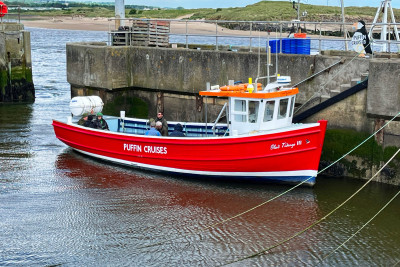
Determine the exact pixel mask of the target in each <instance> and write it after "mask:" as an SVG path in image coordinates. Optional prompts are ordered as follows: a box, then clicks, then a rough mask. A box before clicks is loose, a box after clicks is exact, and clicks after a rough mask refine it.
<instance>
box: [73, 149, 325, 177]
mask: <svg viewBox="0 0 400 267" xmlns="http://www.w3.org/2000/svg"><path fill="white" fill-rule="evenodd" d="M73 149H75V150H76V151H79V152H80V153H83V154H86V155H89V156H92V157H95V158H100V159H103V160H107V161H112V162H116V163H119V164H123V165H130V166H134V167H138V168H145V169H152V170H156V171H164V172H175V173H183V174H197V175H204V176H232V177H235V176H243V177H250V176H252V177H299V176H303V177H305V176H307V177H316V176H317V171H316V170H300V171H280V172H210V171H198V170H185V169H177V168H170V167H162V166H157V165H151V164H143V163H137V162H132V161H127V160H122V159H116V158H111V157H106V156H102V155H98V154H94V153H90V152H87V151H83V150H80V149H76V148H73Z"/></svg>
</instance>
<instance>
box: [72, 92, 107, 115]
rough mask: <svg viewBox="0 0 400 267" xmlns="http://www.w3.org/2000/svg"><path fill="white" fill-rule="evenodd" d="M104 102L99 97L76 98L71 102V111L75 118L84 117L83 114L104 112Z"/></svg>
mask: <svg viewBox="0 0 400 267" xmlns="http://www.w3.org/2000/svg"><path fill="white" fill-rule="evenodd" d="M103 106H104V103H103V100H101V98H100V97H99V96H95V95H92V96H76V97H74V98H72V99H71V101H70V102H69V109H70V110H71V113H72V114H73V115H74V116H80V115H83V113H85V112H87V113H90V112H91V111H92V110H93V112H94V114H96V113H97V112H101V111H102V110H103Z"/></svg>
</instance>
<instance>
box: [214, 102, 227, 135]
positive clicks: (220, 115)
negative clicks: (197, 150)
mask: <svg viewBox="0 0 400 267" xmlns="http://www.w3.org/2000/svg"><path fill="white" fill-rule="evenodd" d="M224 111H225V114H226V117H227V118H228V103H225V104H224V106H223V107H222V109H221V111H220V112H219V114H218V117H217V119H216V120H215V122H214V124H213V126H212V131H213V135H214V136H215V135H216V133H215V130H216V127H217V123H218V122H219V120H220V119H221V117H222V114H223V113H224ZM227 121H228V120H227ZM226 128H227V129H228V128H229V127H228V125H227V126H226ZM224 135H225V134H224Z"/></svg>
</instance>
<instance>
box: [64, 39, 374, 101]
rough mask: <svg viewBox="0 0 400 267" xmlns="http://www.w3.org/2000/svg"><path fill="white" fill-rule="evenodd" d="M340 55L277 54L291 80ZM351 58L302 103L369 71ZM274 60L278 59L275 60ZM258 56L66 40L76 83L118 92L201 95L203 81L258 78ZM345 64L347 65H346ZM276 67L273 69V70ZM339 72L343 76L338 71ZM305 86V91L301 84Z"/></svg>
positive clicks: (304, 94)
mask: <svg viewBox="0 0 400 267" xmlns="http://www.w3.org/2000/svg"><path fill="white" fill-rule="evenodd" d="M341 59H342V58H341V57H339V56H333V57H332V56H307V55H287V54H282V55H279V71H280V73H281V74H282V75H290V76H291V77H292V81H293V83H297V82H299V81H301V80H303V79H304V78H305V77H308V76H310V75H312V74H313V73H315V72H317V71H319V70H322V69H324V68H326V67H327V66H329V65H331V64H333V63H335V62H338V61H340V60H341ZM350 59H351V58H348V59H345V61H344V62H345V64H340V66H339V65H338V66H335V67H332V68H331V69H329V70H327V71H326V73H325V74H324V75H320V76H317V77H316V78H314V79H312V80H310V81H308V82H306V83H304V84H302V85H300V90H301V94H300V98H299V99H298V101H299V102H301V101H302V99H303V100H305V99H308V97H309V95H310V96H311V95H313V94H314V93H315V92H316V91H319V90H320V89H321V83H322V84H324V83H326V82H327V81H328V80H329V79H328V78H329V77H333V76H335V79H332V80H331V81H330V82H329V83H326V85H325V86H324V87H325V88H324V89H325V90H328V91H329V90H332V89H335V88H338V87H339V86H340V85H341V84H343V83H349V82H350V81H351V79H352V78H354V77H359V76H360V75H361V73H363V72H366V71H367V70H368V61H367V60H365V59H356V60H353V61H351V62H350ZM272 61H273V63H275V58H274V57H273V58H272ZM265 63H266V60H265V54H262V55H261V62H260V65H261V73H260V74H261V76H263V75H265V74H266V68H265ZM258 64H259V60H258V54H257V53H249V52H230V51H229V52H228V51H219V52H218V51H207V50H197V49H193V50H190V49H189V50H188V49H170V48H146V47H121V46H118V47H109V46H105V44H101V43H69V44H67V79H68V82H69V83H70V84H72V85H79V86H86V87H93V88H99V89H104V90H115V89H121V88H127V87H137V88H146V89H156V90H163V91H171V92H176V93H189V94H197V93H198V91H200V90H204V89H205V83H206V82H211V83H212V84H221V85H223V84H227V83H228V80H230V79H234V80H236V81H237V80H241V81H247V79H248V78H249V77H252V78H253V79H254V78H255V77H257V69H258ZM344 65H345V66H346V67H345V68H343V66H344ZM274 70H275V66H272V67H271V72H274ZM338 72H340V73H339V75H338V74H337V73H338ZM302 87H304V88H306V90H302V89H303V88H302Z"/></svg>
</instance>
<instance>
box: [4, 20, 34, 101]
mask: <svg viewBox="0 0 400 267" xmlns="http://www.w3.org/2000/svg"><path fill="white" fill-rule="evenodd" d="M1 29H2V30H0V102H15V101H17V102H18V101H23V102H33V101H34V100H35V89H34V85H33V80H32V61H31V43H30V42H31V41H30V33H29V32H27V31H24V27H23V25H22V24H18V23H2V28H1Z"/></svg>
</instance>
